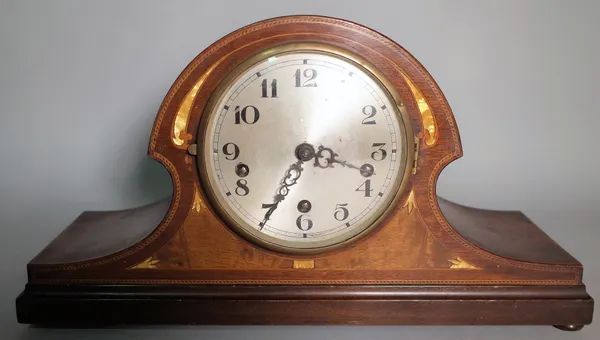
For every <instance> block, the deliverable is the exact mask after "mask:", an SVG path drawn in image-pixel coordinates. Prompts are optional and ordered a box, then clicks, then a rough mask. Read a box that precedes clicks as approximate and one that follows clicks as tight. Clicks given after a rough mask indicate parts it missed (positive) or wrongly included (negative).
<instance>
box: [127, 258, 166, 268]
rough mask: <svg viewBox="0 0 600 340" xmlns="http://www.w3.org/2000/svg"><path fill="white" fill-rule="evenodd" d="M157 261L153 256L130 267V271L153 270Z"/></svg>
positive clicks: (156, 265) (156, 266)
mask: <svg viewBox="0 0 600 340" xmlns="http://www.w3.org/2000/svg"><path fill="white" fill-rule="evenodd" d="M159 262H160V261H159V260H155V259H154V258H153V256H150V257H149V258H147V259H145V260H144V261H143V262H141V263H138V264H137V265H135V266H133V267H131V269H154V268H158V263H159Z"/></svg>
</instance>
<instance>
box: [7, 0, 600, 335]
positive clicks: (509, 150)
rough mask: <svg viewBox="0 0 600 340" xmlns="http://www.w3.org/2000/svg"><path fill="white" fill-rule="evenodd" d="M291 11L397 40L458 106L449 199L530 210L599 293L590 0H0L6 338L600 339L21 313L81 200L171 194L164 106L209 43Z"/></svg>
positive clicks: (514, 330) (100, 203) (85, 203)
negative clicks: (51, 323)
mask: <svg viewBox="0 0 600 340" xmlns="http://www.w3.org/2000/svg"><path fill="white" fill-rule="evenodd" d="M290 14H320V15H328V16H335V17H340V18H344V19H348V20H352V21H356V22H358V23H361V24H363V25H366V26H369V27H371V28H373V29H375V30H377V31H379V32H381V33H383V34H385V35H387V36H389V37H390V38H392V39H394V40H395V41H397V42H398V43H399V44H400V45H402V46H403V47H404V48H406V49H407V50H408V51H409V52H411V53H412V54H413V55H414V56H415V57H416V58H417V59H418V60H419V61H420V62H421V63H422V64H423V65H424V66H425V67H426V68H427V69H428V70H429V72H430V73H431V74H432V75H433V77H434V78H435V79H436V81H437V82H438V84H439V85H440V87H441V89H442V91H443V92H444V94H445V95H446V97H447V99H448V101H449V103H450V106H451V107H452V109H453V111H454V115H455V117H456V121H457V123H458V127H459V129H460V134H461V138H462V144H463V148H464V156H463V157H462V158H461V159H459V160H458V161H456V162H454V163H453V164H451V165H450V166H449V167H448V168H446V169H445V170H444V171H443V173H442V175H441V177H440V181H439V184H438V193H439V194H440V195H441V196H443V197H445V198H448V199H450V200H453V201H456V202H458V203H462V204H466V205H471V206H476V207H481V208H489V209H500V210H513V209H516V210H522V211H524V212H525V213H526V214H527V215H528V216H529V217H530V218H531V219H533V221H534V222H536V223H538V224H539V225H540V226H541V227H542V228H543V229H544V230H545V231H546V232H547V233H548V234H550V236H552V237H553V238H555V240H557V241H558V242H559V243H560V244H561V245H562V246H563V247H565V248H566V249H567V250H568V251H569V252H571V253H572V254H573V255H574V256H575V257H577V258H578V259H579V260H580V261H581V262H583V264H584V266H585V275H584V282H585V283H586V284H587V285H588V289H589V292H590V294H592V296H596V297H600V274H599V268H600V265H599V264H598V260H599V259H600V251H598V249H599V248H600V246H598V245H597V244H596V242H597V241H599V236H600V231H599V228H598V222H597V220H598V218H600V198H599V197H600V195H599V192H600V181H599V179H598V168H599V165H600V162H599V160H598V159H599V158H600V151H599V148H598V142H597V134H596V132H597V130H598V127H599V126H600V112H599V110H598V104H600V103H599V98H600V85H599V84H600V67H599V66H598V60H599V54H600V20H598V19H597V18H598V15H599V14H600V6H599V2H596V1H506V0H503V1H400V0H394V1H376V0H368V1H364V0H363V1H360V0H359V1H349V0H345V1H324V0H321V1H309V0H304V1H283V0H279V1H258V0H256V1H232V0H229V1H106V0H103V1H41V0H40V1H0V162H1V166H0V228H1V229H0V230H1V231H2V234H1V235H0V261H1V276H0V283H1V287H0V288H1V289H0V294H1V295H0V299H1V300H0V322H1V324H0V339H61V340H63V339H107V338H112V339H138V338H139V339H165V338H166V337H171V338H177V339H202V338H205V339H209V338H210V339H217V338H227V339H237V338H240V339H365V338H368V337H370V338H378V339H411V340H417V339H440V340H441V339H486V340H493V339H509V338H515V339H546V340H550V339H598V337H600V335H599V333H600V332H599V331H598V330H600V326H597V325H592V326H587V327H586V328H584V329H583V330H582V331H581V332H578V333H566V332H561V331H558V330H555V329H554V328H552V327H541V326H540V327H537V326H536V327H523V326H521V327H488V326H483V327H481V326H478V327H469V326H464V327H463V326H461V327H414V326H412V327H411V326H395V327H392V326H390V327H351V326H348V327H310V326H306V327H283V326H281V327H268V326H255V327H242V326H239V327H144V328H133V329H129V328H128V329H91V330H59V329H39V328H33V327H28V326H26V325H19V324H17V323H16V317H15V306H14V299H15V298H16V296H17V295H18V294H19V293H20V292H21V290H22V289H23V286H24V284H25V282H26V271H25V269H26V264H27V262H28V261H29V260H30V259H31V258H32V257H33V256H35V255H36V254H37V252H38V251H40V250H41V249H42V247H43V246H45V245H46V244H47V243H48V242H49V241H50V240H51V239H52V238H53V237H54V236H56V235H57V234H58V233H59V232H60V231H61V230H62V229H63V228H64V227H65V226H66V225H67V224H68V223H70V222H71V221H72V220H73V219H74V218H75V217H76V216H77V215H78V214H79V213H81V212H82V211H83V210H90V209H91V210H106V209H121V208H129V207H134V206H138V205H141V204H145V203H148V202H151V201H154V200H156V199H158V198H160V197H164V196H166V195H168V194H169V192H170V190H171V184H170V179H169V176H168V173H167V171H166V170H165V169H163V168H162V167H161V166H159V165H158V164H157V163H155V162H153V161H151V160H150V159H149V158H147V156H146V148H147V144H148V138H149V136H150V129H151V127H152V124H153V121H154V118H155V114H156V112H157V109H158V107H159V105H160V103H161V101H162V99H163V97H164V95H165V94H166V93H167V90H168V89H169V87H170V86H171V84H172V82H173V81H174V80H175V78H176V77H177V76H178V75H179V73H180V71H181V70H182V69H183V68H184V67H185V66H186V65H187V63H188V62H189V61H191V60H192V59H193V58H194V57H195V56H196V55H197V54H198V53H200V52H201V51H202V50H203V49H204V48H206V47H207V46H208V45H209V44H211V43H212V42H214V41H215V40H217V39H219V38H220V37H222V36H223V35H225V34H227V33H229V32H231V31H233V30H235V29H237V28H239V27H241V26H244V25H247V24H250V23H252V22H255V21H258V20H262V19H266V18H269V17H274V16H280V15H290Z"/></svg>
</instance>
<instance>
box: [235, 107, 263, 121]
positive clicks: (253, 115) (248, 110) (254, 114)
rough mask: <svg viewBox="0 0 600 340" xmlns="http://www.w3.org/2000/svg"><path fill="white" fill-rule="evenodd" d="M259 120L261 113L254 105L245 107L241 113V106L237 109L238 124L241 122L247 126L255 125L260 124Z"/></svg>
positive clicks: (236, 119) (236, 118)
mask: <svg viewBox="0 0 600 340" xmlns="http://www.w3.org/2000/svg"><path fill="white" fill-rule="evenodd" d="M248 115H250V120H248ZM259 118H260V112H258V109H257V108H256V107H254V106H252V105H248V106H246V107H244V108H243V109H242V110H241V111H240V107H239V106H236V107H235V123H236V124H240V123H241V122H244V123H246V124H254V123H256V122H258V119H259Z"/></svg>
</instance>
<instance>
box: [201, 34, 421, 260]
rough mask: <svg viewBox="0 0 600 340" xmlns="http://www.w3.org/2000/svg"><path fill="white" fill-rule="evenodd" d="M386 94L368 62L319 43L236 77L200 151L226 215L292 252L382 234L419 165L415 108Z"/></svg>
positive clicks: (272, 56) (274, 54)
mask: <svg viewBox="0 0 600 340" xmlns="http://www.w3.org/2000/svg"><path fill="white" fill-rule="evenodd" d="M385 84H386V80H385V79H383V78H382V77H381V76H379V75H378V72H377V70H375V69H374V68H373V67H371V66H370V65H368V64H367V63H366V62H365V61H363V60H359V59H358V58H357V57H355V56H353V55H352V54H350V53H347V52H345V51H340V50H338V49H335V48H332V47H329V46H323V45H314V44H297V45H288V46H282V47H279V48H275V49H273V50H271V51H269V52H267V53H264V54H261V55H257V56H255V57H253V58H250V59H249V60H248V61H246V62H245V63H242V64H241V65H240V66H238V67H237V68H236V69H235V70H233V71H232V72H231V74H230V75H229V76H228V77H226V78H225V79H224V80H223V81H222V82H221V84H220V86H219V89H218V90H217V91H216V92H215V94H214V95H213V98H211V100H210V102H209V104H208V105H207V108H206V110H205V112H204V114H203V118H204V121H203V123H202V124H201V128H200V129H201V133H200V134H199V136H201V137H200V139H201V140H199V141H198V144H199V145H201V152H200V153H199V164H200V167H199V171H200V175H201V178H202V180H203V184H204V186H205V187H206V189H208V190H206V191H207V192H208V193H209V196H210V197H209V198H210V199H211V201H212V202H213V203H214V205H215V206H216V207H217V210H218V213H219V214H220V215H221V217H222V218H224V219H225V220H226V221H227V222H228V224H229V225H231V226H232V227H233V228H234V229H236V231H237V232H239V233H241V234H243V235H244V236H246V237H247V238H250V239H251V240H252V241H254V242H257V243H259V244H260V245H261V246H266V247H269V248H272V249H276V250H278V251H284V252H319V251H324V250H327V249H331V248H332V247H334V246H336V245H339V244H343V243H345V242H346V241H349V240H351V239H355V238H357V236H359V235H362V234H365V232H366V231H367V230H369V229H371V227H373V226H375V225H376V224H377V221H379V220H381V219H382V218H383V217H384V215H385V213H386V211H387V210H388V209H389V208H390V206H391V205H392V203H393V202H394V198H396V197H397V196H398V194H399V192H400V191H401V190H400V189H401V188H402V184H403V182H405V179H406V177H407V176H408V174H409V169H408V166H407V164H410V163H409V162H408V161H409V158H411V156H412V155H409V148H408V145H409V143H412V140H409V139H408V137H407V136H412V133H411V132H410V131H407V130H408V128H409V127H408V125H409V124H407V121H406V114H405V112H404V108H403V104H402V103H401V102H400V101H399V100H398V98H397V96H395V95H394V94H393V93H392V92H391V91H390V89H389V88H388V87H386V86H385ZM411 151H412V150H411Z"/></svg>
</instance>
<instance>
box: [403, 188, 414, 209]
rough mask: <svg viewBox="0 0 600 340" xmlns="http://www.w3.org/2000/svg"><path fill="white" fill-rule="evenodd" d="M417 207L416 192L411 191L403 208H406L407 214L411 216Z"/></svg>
mask: <svg viewBox="0 0 600 340" xmlns="http://www.w3.org/2000/svg"><path fill="white" fill-rule="evenodd" d="M416 206H417V204H416V203H415V192H414V191H413V190H411V191H410V194H408V198H407V199H406V202H405V203H404V205H403V206H402V207H403V208H406V210H407V212H408V213H409V214H410V213H411V212H412V211H413V209H414V208H415V207H416Z"/></svg>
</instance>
